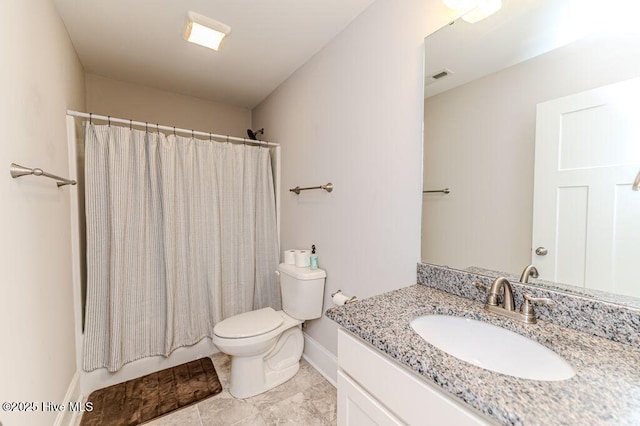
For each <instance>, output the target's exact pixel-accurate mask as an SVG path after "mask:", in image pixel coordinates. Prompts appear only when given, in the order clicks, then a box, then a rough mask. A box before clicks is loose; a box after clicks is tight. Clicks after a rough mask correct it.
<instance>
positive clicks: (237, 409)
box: [197, 390, 258, 426]
mask: <svg viewBox="0 0 640 426" xmlns="http://www.w3.org/2000/svg"><path fill="white" fill-rule="evenodd" d="M197 406H198V411H199V412H200V419H201V420H202V424H203V426H231V425H233V424H235V423H238V422H240V421H241V420H245V419H247V418H248V417H252V416H255V415H256V414H258V409H257V408H256V406H255V405H253V404H251V403H249V402H247V401H245V400H242V399H236V398H234V397H233V396H231V395H230V394H229V392H228V391H226V390H223V391H222V392H221V393H220V394H219V395H216V396H214V397H212V398H209V399H207V400H205V401H202V402H200V403H199V404H198V405H197Z"/></svg>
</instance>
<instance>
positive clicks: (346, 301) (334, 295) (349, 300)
mask: <svg viewBox="0 0 640 426" xmlns="http://www.w3.org/2000/svg"><path fill="white" fill-rule="evenodd" d="M336 295H342V296H343V297H344V298H345V299H346V300H345V301H344V304H345V305H346V304H348V303H353V302H355V301H357V300H358V298H357V297H355V296H351V297H347V296H346V295H345V294H344V293H343V292H342V290H338V291H336V292H335V293H331V299H333V298H334V297H336ZM334 301H335V300H334Z"/></svg>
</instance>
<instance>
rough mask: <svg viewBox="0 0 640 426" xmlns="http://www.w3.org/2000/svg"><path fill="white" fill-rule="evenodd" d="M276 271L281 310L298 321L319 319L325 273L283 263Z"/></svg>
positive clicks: (320, 270)
mask: <svg viewBox="0 0 640 426" xmlns="http://www.w3.org/2000/svg"><path fill="white" fill-rule="evenodd" d="M278 270H279V271H280V290H281V291H282V310H283V311H285V312H286V313H287V314H288V315H290V316H292V317H293V318H295V319H299V320H310V319H315V318H320V317H321V316H322V299H323V297H324V280H325V278H326V276H327V273H326V272H325V271H323V270H322V269H310V268H300V267H298V266H295V265H289V264H285V263H281V264H280V266H278Z"/></svg>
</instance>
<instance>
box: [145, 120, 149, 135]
mask: <svg viewBox="0 0 640 426" xmlns="http://www.w3.org/2000/svg"><path fill="white" fill-rule="evenodd" d="M144 132H145V133H149V122H148V121H145V122H144Z"/></svg>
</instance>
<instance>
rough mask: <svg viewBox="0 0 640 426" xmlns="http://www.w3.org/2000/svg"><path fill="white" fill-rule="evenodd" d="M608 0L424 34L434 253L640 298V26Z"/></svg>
mask: <svg viewBox="0 0 640 426" xmlns="http://www.w3.org/2000/svg"><path fill="white" fill-rule="evenodd" d="M596 3H599V5H598V4H596ZM606 3H607V2H585V1H574V0H526V1H504V2H503V8H502V9H501V10H500V11H499V12H498V13H496V14H495V15H492V16H490V17H489V18H487V19H485V20H483V21H480V22H477V23H474V24H470V23H467V22H465V21H464V20H460V19H459V20H456V21H454V22H452V23H451V24H449V25H447V26H445V27H444V28H442V29H440V30H438V31H437V32H435V33H433V34H431V35H430V36H428V37H427V38H426V39H425V75H426V83H425V123H424V137H425V141H424V176H423V189H424V190H425V191H435V192H426V193H424V194H423V204H422V210H423V219H422V260H423V262H425V263H431V264H437V265H446V266H449V267H452V268H456V269H463V270H472V271H475V272H480V273H482V272H483V271H484V272H485V273H486V274H487V275H492V276H495V274H497V273H507V274H512V275H514V276H516V277H517V276H519V274H520V272H521V271H522V270H523V268H524V267H525V266H526V265H528V264H530V263H533V264H534V265H536V267H537V268H538V270H539V271H540V275H541V276H540V278H541V279H542V280H538V281H537V282H538V283H539V284H540V285H553V286H558V287H562V288H566V289H567V290H571V291H577V292H580V293H582V294H585V295H587V296H597V297H599V298H604V299H610V300H611V301H615V302H617V303H625V304H629V305H633V306H637V307H640V280H639V279H637V278H634V276H636V277H637V275H635V271H634V268H635V265H636V264H637V263H638V257H639V255H640V191H633V190H632V185H633V181H634V178H635V177H636V176H637V174H638V172H639V171H640V31H638V30H637V29H636V28H637V27H638V26H637V24H636V23H634V22H633V21H632V20H631V19H630V20H629V21H628V22H626V23H625V16H628V15H633V13H631V11H625V10H621V9H616V10H603V9H597V8H596V7H600V8H603V7H604V8H606V7H607V4H606ZM583 6H585V7H583ZM587 6H588V7H587ZM609 7H610V8H611V7H612V6H609ZM611 12H615V16H616V19H611V18H612V16H614V15H612V14H611ZM565 172H566V173H565ZM562 173H565V174H566V175H570V176H569V177H567V176H565V175H563V174H562ZM576 176H578V178H575V177H576ZM574 178H575V179H578V180H575V179H574ZM572 179H573V180H572ZM444 188H448V189H449V190H450V192H449V193H445V192H438V191H440V190H443V189H444ZM605 231H606V232H605ZM538 248H540V250H538V254H536V249H538Z"/></svg>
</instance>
